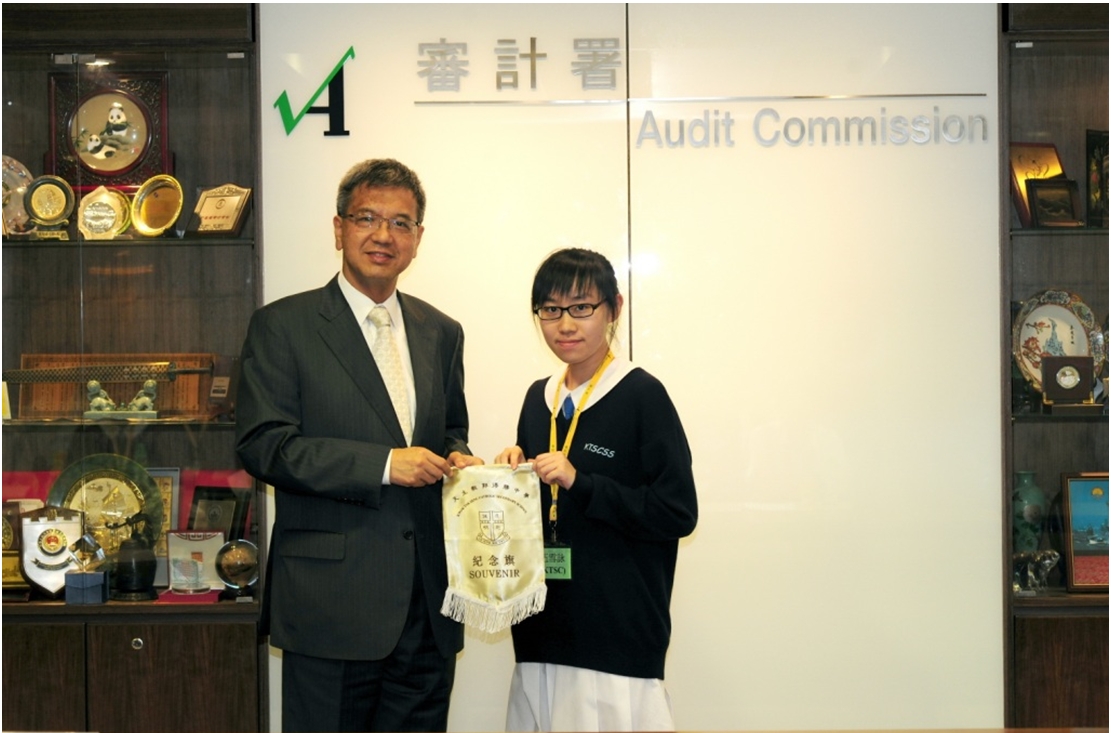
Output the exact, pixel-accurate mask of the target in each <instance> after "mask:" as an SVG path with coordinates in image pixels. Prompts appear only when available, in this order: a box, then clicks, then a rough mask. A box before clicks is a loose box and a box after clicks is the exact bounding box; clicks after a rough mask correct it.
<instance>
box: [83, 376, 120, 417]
mask: <svg viewBox="0 0 1111 733" xmlns="http://www.w3.org/2000/svg"><path fill="white" fill-rule="evenodd" d="M86 386H87V389H88V394H89V411H90V412H107V411H109V410H114V409H116V403H115V402H113V401H112V398H111V397H109V396H108V392H106V391H105V390H104V388H103V387H101V386H100V382H98V381H97V380H95V379H90V380H89V383H88V385H86Z"/></svg>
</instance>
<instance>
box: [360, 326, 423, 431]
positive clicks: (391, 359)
mask: <svg viewBox="0 0 1111 733" xmlns="http://www.w3.org/2000/svg"><path fill="white" fill-rule="evenodd" d="M367 319H368V320H369V321H370V322H371V324H372V325H373V326H374V345H373V346H371V348H370V353H371V354H373V355H374V361H375V363H376V364H378V371H379V372H381V374H382V381H384V382H385V383H386V389H387V390H389V393H390V401H391V402H393V409H394V412H395V413H396V414H397V420H398V422H400V423H401V430H402V432H404V433H405V444H406V445H408V444H409V443H411V442H412V440H413V421H412V419H411V418H410V416H409V394H408V392H409V390H408V389H407V388H406V386H405V373H404V372H403V371H402V370H401V355H400V354H399V353H398V351H397V342H395V341H394V337H393V329H392V328H390V323H391V321H390V312H389V311H387V310H386V309H385V308H383V307H382V306H380V305H378V306H375V307H374V308H372V309H371V311H370V315H368V316H367Z"/></svg>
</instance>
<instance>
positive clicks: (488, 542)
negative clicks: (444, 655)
mask: <svg viewBox="0 0 1111 733" xmlns="http://www.w3.org/2000/svg"><path fill="white" fill-rule="evenodd" d="M443 499H444V545H445V549H446V551H447V568H448V589H447V593H446V594H445V595H444V604H443V607H442V608H441V609H440V613H442V614H443V615H445V616H449V617H451V618H453V619H455V620H456V621H460V622H462V623H465V624H467V625H468V626H472V627H475V628H478V629H480V630H482V631H485V632H487V633H495V632H498V631H501V630H502V629H505V628H508V627H509V626H511V625H513V624H515V623H518V622H519V621H522V620H523V619H526V618H528V617H529V616H532V615H533V614H536V613H539V612H540V611H542V610H543V609H544V601H545V599H546V598H547V592H548V589H547V586H546V585H545V584H544V531H543V528H542V526H541V517H540V481H539V479H538V478H537V477H536V473H535V472H534V471H533V470H532V464H521V465H520V466H518V467H517V469H516V470H514V469H512V468H510V467H509V466H508V465H504V464H502V465H491V466H468V467H467V468H464V469H461V470H457V471H453V472H452V475H451V476H450V477H447V478H445V479H444V494H443Z"/></svg>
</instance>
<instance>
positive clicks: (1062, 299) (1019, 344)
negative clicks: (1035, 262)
mask: <svg viewBox="0 0 1111 733" xmlns="http://www.w3.org/2000/svg"><path fill="white" fill-rule="evenodd" d="M1011 344H1012V352H1013V354H1014V358H1015V363H1017V364H1018V368H1019V370H1020V371H1021V372H1022V375H1023V376H1024V377H1026V380H1027V381H1028V382H1030V384H1032V385H1033V386H1034V388H1035V389H1037V390H1038V391H1039V392H1040V391H1041V390H1042V373H1041V372H1042V357H1044V356H1090V357H1092V360H1093V362H1094V364H1095V371H1096V373H1097V374H1098V373H1099V370H1100V366H1101V365H1102V364H1103V361H1104V359H1105V358H1106V357H1107V352H1106V344H1104V342H1103V332H1101V331H1100V330H1099V325H1098V324H1097V323H1096V317H1095V315H1094V314H1093V313H1092V309H1091V308H1089V307H1088V306H1087V305H1085V304H1084V301H1082V300H1081V299H1080V296H1079V295H1075V294H1073V293H1068V292H1065V291H1064V290H1044V291H1042V292H1040V293H1038V294H1037V295H1034V296H1032V297H1031V298H1029V299H1028V300H1026V301H1024V302H1023V304H1022V308H1021V309H1020V310H1019V312H1018V315H1016V316H1015V320H1014V323H1013V324H1012V327H1011Z"/></svg>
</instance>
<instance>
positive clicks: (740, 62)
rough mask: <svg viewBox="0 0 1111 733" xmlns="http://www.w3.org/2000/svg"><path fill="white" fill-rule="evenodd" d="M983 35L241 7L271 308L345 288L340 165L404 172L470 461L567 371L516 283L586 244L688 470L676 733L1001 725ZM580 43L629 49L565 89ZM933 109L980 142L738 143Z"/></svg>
mask: <svg viewBox="0 0 1111 733" xmlns="http://www.w3.org/2000/svg"><path fill="white" fill-rule="evenodd" d="M626 11H628V28H629V34H628V37H627V38H626ZM994 13H995V10H994V6H992V5H956V6H944V5H943V6H937V5H929V6H917V5H892V6H886V5H868V6H845V5H815V6H800V5H788V6H771V5H685V4H684V5H631V6H628V8H626V6H624V5H618V4H608V5H558V6H544V5H491V6H472V5H358V4H353V5H327V4H313V5H284V4H283V5H278V4H273V5H271V4H268V5H264V6H263V8H262V13H261V18H262V25H261V39H262V99H261V103H262V127H263V145H264V169H263V187H262V188H263V191H264V200H263V206H264V209H263V214H264V223H265V237H266V239H265V253H264V278H265V279H264V284H265V298H266V300H268V301H269V300H273V299H275V298H277V297H281V296H282V295H286V294H289V293H292V292H296V291H300V290H304V289H307V288H311V287H317V286H319V285H322V284H323V283H324V282H325V281H326V280H327V279H328V278H329V277H331V276H332V275H333V274H334V273H335V272H336V271H337V269H338V267H339V259H338V255H337V254H336V253H335V251H334V248H333V242H332V230H331V217H332V215H333V213H334V197H335V187H336V184H337V183H338V181H339V178H340V177H341V176H342V174H343V172H344V171H345V170H346V169H347V168H348V167H349V166H350V165H351V164H352V163H354V162H355V161H357V160H361V159H363V158H367V157H380V156H390V157H396V158H398V159H400V160H402V161H404V162H406V163H407V164H409V165H411V166H412V167H413V168H414V169H415V170H417V171H418V173H419V174H420V175H421V176H422V179H423V180H424V183H425V187H426V189H427V191H428V196H429V206H428V215H427V218H426V224H427V231H426V234H425V237H424V240H423V243H422V246H421V251H420V256H419V257H418V259H417V260H416V261H415V263H414V264H413V266H412V268H411V269H410V272H409V273H407V274H406V275H405V276H404V277H403V279H402V282H401V289H402V290H406V291H408V292H412V293H414V294H416V295H418V296H420V297H423V298H425V299H427V300H429V301H431V302H432V303H434V304H436V305H438V306H440V307H441V308H442V309H444V310H445V311H447V312H448V313H450V314H452V315H453V316H455V317H456V318H458V319H459V320H460V321H461V322H462V323H463V325H464V327H465V329H466V333H467V363H466V368H467V383H468V401H469V404H470V407H471V412H472V445H473V447H474V448H475V450H476V452H477V453H479V454H480V455H484V456H485V457H487V458H492V456H493V455H494V454H495V453H496V452H497V451H498V450H499V449H500V448H501V447H503V445H504V444H505V443H506V442H508V441H511V440H512V437H513V430H514V426H515V422H516V416H517V410H518V407H519V404H520V400H521V398H522V396H523V394H524V390H525V388H526V386H527V385H528V383H530V382H531V381H532V380H534V379H536V378H538V377H540V376H542V375H544V374H546V373H548V372H550V371H551V370H553V369H554V368H555V366H556V365H555V363H554V362H553V360H552V359H551V358H550V357H549V356H548V354H547V353H546V349H545V347H544V346H543V343H542V340H541V339H540V338H539V336H538V334H537V332H536V330H535V328H534V327H533V325H532V323H531V321H530V318H529V314H528V312H527V309H528V290H529V285H530V283H531V278H532V274H533V272H534V270H535V268H536V266H537V265H538V264H539V262H540V260H541V259H542V258H543V257H544V256H545V255H546V254H547V253H548V252H550V251H551V250H553V249H555V248H558V247H563V246H587V247H591V248H594V249H597V250H599V251H601V252H603V253H605V254H607V255H608V256H610V257H611V259H612V260H613V261H614V262H615V263H617V264H618V266H619V268H621V270H622V273H623V275H624V274H625V273H627V277H623V289H625V291H626V295H627V296H628V297H629V299H630V303H629V308H628V309H627V318H626V319H625V325H626V330H625V332H624V333H623V334H622V345H623V348H625V347H631V351H632V356H633V358H634V360H635V361H637V362H638V363H640V364H641V365H642V366H644V367H645V368H647V369H648V370H649V371H651V372H653V373H654V374H656V375H657V376H658V377H660V378H661V379H662V380H663V381H664V383H665V384H666V385H667V387H668V389H669V391H670V392H671V393H672V396H673V398H674V399H675V401H676V403H677V405H678V407H679V410H680V413H681V415H682V416H683V418H684V423H685V425H686V428H687V432H688V437H689V439H690V442H691V447H692V450H693V453H694V458H695V469H696V477H697V479H698V482H699V492H700V501H701V510H702V513H701V519H700V524H699V528H698V530H697V531H696V533H695V534H694V536H693V537H691V538H689V539H688V540H686V541H684V542H683V544H682V546H681V551H680V566H679V572H678V577H677V583H676V594H675V598H674V601H673V604H672V608H673V617H674V635H673V639H672V648H671V652H670V655H669V658H668V669H667V685H668V688H669V689H670V691H671V694H672V699H673V702H674V704H675V709H676V718H677V722H678V725H679V727H680V728H681V729H686V730H730V729H791V728H819V729H821V728H825V729H831V728H869V727H892V728H896V727H918V728H927V727H992V726H998V725H1001V724H1002V698H1003V691H1002V688H1003V673H1002V657H1003V654H1002V647H1001V642H1002V629H1001V624H1002V607H1001V598H1000V578H999V569H1000V567H1001V558H1000V547H1001V539H1000V536H999V532H1000V527H1001V517H1000V514H999V512H1000V502H999V492H1000V476H999V466H1000V445H999V431H998V415H999V404H998V399H999V398H998V392H999V390H998V384H997V380H998V373H999V367H998V361H997V359H998V348H997V344H998V312H997V305H996V304H997V303H998V297H997V288H998V287H999V285H998V258H997V251H996V242H998V237H997V222H996V213H995V212H996V211H997V210H998V206H997V196H998V192H997V191H998V184H997V154H996V150H997V146H998V129H997V124H998V120H997V113H996V107H997V99H996V92H995V90H996V76H995V74H996V72H995V68H996V67H995V35H996V28H995V19H994ZM603 36H604V37H619V38H621V54H622V62H623V66H622V68H621V72H620V73H619V75H618V77H617V79H618V84H617V87H616V89H614V90H612V91H608V92H602V91H597V90H594V91H591V92H589V93H586V92H583V91H582V89H581V87H580V85H579V80H578V79H577V78H575V77H574V76H573V75H571V74H569V73H567V68H568V64H569V60H568V59H569V55H568V51H567V49H566V46H567V44H568V43H569V41H570V39H573V38H584V37H603ZM506 37H510V38H516V39H517V40H518V41H519V42H520V43H521V45H523V46H526V47H527V45H528V39H529V38H530V37H537V39H538V45H539V50H541V51H544V52H547V53H548V54H549V55H548V57H547V59H546V60H545V61H543V62H539V69H540V73H539V76H538V87H537V89H536V90H532V89H527V88H525V89H518V90H513V91H510V92H508V93H505V92H504V90H503V92H502V93H499V92H498V91H497V90H496V89H495V86H494V83H493V78H494V74H495V73H496V69H495V61H496V59H495V54H494V52H493V49H494V48H495V46H496V45H497V44H498V40H499V39H502V38H506ZM440 38H445V39H447V40H449V41H460V42H466V43H468V55H467V58H468V60H469V62H470V63H469V67H468V70H469V74H470V75H469V76H468V77H467V78H466V80H465V82H464V84H463V85H462V87H461V90H460V91H459V92H455V93H451V94H447V93H444V92H437V93H433V92H430V91H429V90H428V89H427V85H426V84H425V82H424V81H423V80H422V79H420V78H419V77H418V76H417V70H418V60H419V58H420V57H419V54H418V52H417V49H418V45H419V44H420V43H427V42H434V41H438V40H439V39H440ZM941 39H944V43H941ZM352 46H353V47H354V50H355V57H354V58H353V59H351V60H349V61H348V62H347V63H346V64H345V66H344V78H345V91H346V123H347V128H348V130H349V131H350V135H349V136H347V137H325V136H324V135H323V131H324V130H325V129H327V123H326V120H325V119H324V117H323V116H322V115H309V116H307V117H306V119H305V120H303V121H302V122H300V123H299V124H298V126H297V127H296V128H295V129H294V130H293V132H292V133H290V134H288V135H287V134H286V132H285V130H284V128H283V126H282V123H281V120H280V119H279V116H278V113H277V111H276V110H274V109H273V108H272V105H273V104H274V101H275V100H276V99H277V98H278V96H279V95H280V94H281V93H282V92H283V91H286V92H288V94H289V98H290V100H291V102H292V106H293V107H294V108H295V109H298V108H299V107H300V106H301V105H303V104H304V103H305V102H306V101H307V100H308V99H309V98H310V97H311V95H312V94H313V93H314V92H315V91H316V90H317V89H318V88H319V87H320V85H321V83H322V82H323V80H324V79H325V78H326V77H327V75H328V73H329V72H330V71H331V70H332V69H333V68H334V67H335V65H336V63H337V62H338V61H339V60H340V59H341V58H342V57H343V55H344V53H345V52H346V51H347V49H348V48H349V47H352ZM943 47H944V48H943ZM523 50H524V49H523ZM626 69H627V70H628V72H629V79H630V82H629V83H630V88H629V90H628V97H629V98H631V103H630V104H629V105H628V107H626V104H625V100H626V89H625V78H624V73H625V71H626ZM521 71H522V76H525V75H527V67H525V66H524V65H522V67H521ZM526 85H527V83H526ZM834 95H840V96H844V97H845V98H843V99H827V97H830V96H834ZM587 101H588V102H589V104H587V103H584V102H587ZM319 103H320V104H326V103H327V93H325V94H324V95H323V96H322V97H321V98H320V102H319ZM935 106H937V107H938V108H939V110H940V114H941V117H942V118H945V117H947V116H949V115H957V116H960V117H961V118H967V117H968V116H978V115H979V116H983V117H984V118H985V119H986V121H987V137H988V139H987V140H986V141H984V140H981V139H979V138H977V139H976V140H975V141H971V142H963V141H962V142H961V143H959V144H951V143H947V142H944V141H943V140H942V141H941V142H938V143H933V142H931V143H928V144H917V143H913V142H907V143H905V144H901V145H900V144H896V143H895V142H893V141H891V139H890V136H889V138H888V140H889V141H888V143H887V144H877V145H871V144H868V145H858V144H854V145H831V144H827V145H822V144H820V143H819V144H813V145H810V144H806V143H805V142H804V143H802V144H799V145H789V144H787V142H786V141H785V140H783V139H780V141H779V142H778V143H776V144H774V145H761V144H759V142H758V140H757V139H756V137H755V133H754V131H753V127H752V126H753V122H754V119H755V117H756V115H757V114H758V113H759V111H760V110H762V109H767V108H773V109H775V110H776V111H777V113H778V114H779V115H780V117H781V122H782V121H784V120H786V119H788V118H791V117H797V118H798V119H799V120H800V121H805V120H808V119H809V118H810V117H814V116H818V117H843V116H845V115H850V116H854V115H855V116H875V117H879V116H883V117H884V118H885V119H887V120H888V124H889V126H890V118H892V117H894V116H898V115H906V116H908V117H913V116H914V115H918V114H925V115H927V116H932V115H933V108H934V107H935ZM880 110H883V112H882V113H881V111H880ZM715 111H716V114H715ZM649 112H651V113H652V115H653V116H654V117H655V119H656V121H657V123H658V124H659V125H660V127H661V129H662V128H663V126H664V125H665V123H666V121H668V120H670V121H672V124H673V128H672V133H673V137H672V140H675V139H677V138H676V137H675V134H676V133H677V123H678V121H680V120H682V121H684V131H685V137H684V145H683V146H681V147H680V146H673V147H672V146H667V145H666V144H665V145H663V146H661V147H657V146H656V145H655V144H653V143H652V142H651V141H646V140H642V142H641V145H640V146H639V147H638V146H637V145H636V141H637V138H638V136H639V133H640V131H641V126H642V124H643V121H644V118H645V116H646V114H647V113H649ZM726 113H728V114H729V118H730V119H731V120H733V125H732V127H731V128H730V130H729V132H730V136H729V138H728V140H731V141H732V142H733V145H732V146H730V145H727V144H726V143H727V138H726V134H725V133H726V130H725V128H724V124H725V115H726ZM703 115H705V117H703ZM692 119H700V120H701V119H705V120H707V121H709V123H710V125H709V133H710V134H709V136H705V135H704V134H703V130H701V129H699V128H700V125H701V123H699V124H696V125H695V128H694V136H693V137H691V128H690V121H691V120H692ZM715 120H716V121H717V122H718V123H719V124H718V127H717V138H716V143H717V144H714V141H715V138H714V136H713V132H714V129H713V127H714V126H713V123H714V121H715ZM772 129H773V128H772V127H769V126H767V125H764V126H763V127H762V130H763V133H762V134H763V135H765V136H766V135H768V134H770V132H769V131H770V130H772ZM953 129H955V128H950V130H953ZM888 131H889V132H890V127H889V128H888ZM703 141H705V143H706V144H704V145H701V144H700V143H702V142H703ZM627 143H628V144H627ZM629 201H631V211H630V206H629V204H628V202H629ZM630 263H631V264H630ZM274 660H275V668H276V669H275V671H277V670H278V668H279V665H278V664H277V662H278V657H277V655H275V656H274ZM511 666H512V649H511V643H510V641H509V639H508V635H507V634H503V635H501V636H500V637H498V638H496V639H492V640H491V639H484V638H481V637H479V636H477V635H474V634H470V633H469V634H468V638H467V649H466V651H465V652H464V654H463V656H462V658H461V660H460V664H459V673H458V679H457V684H456V691H455V695H454V698H453V707H452V717H451V729H452V730H459V731H489V730H500V729H501V727H502V725H503V721H504V704H505V698H506V692H507V690H506V688H507V686H508V679H509V674H510V671H511ZM277 681H278V677H277V674H275V675H274V680H273V681H272V707H273V709H274V714H273V718H274V721H273V722H274V727H275V729H277V727H278V722H279V716H278V715H277V711H278V709H279V707H278V699H277V697H278V690H279V689H280V687H279V686H278V684H277Z"/></svg>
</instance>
